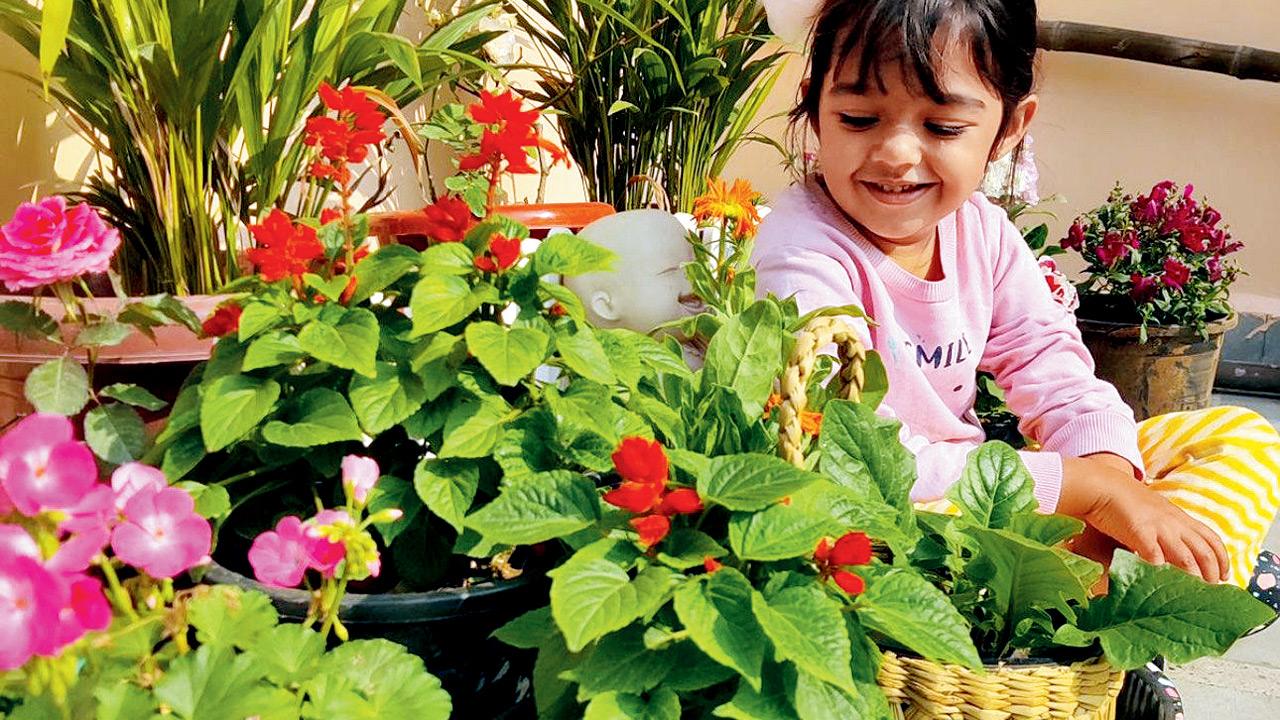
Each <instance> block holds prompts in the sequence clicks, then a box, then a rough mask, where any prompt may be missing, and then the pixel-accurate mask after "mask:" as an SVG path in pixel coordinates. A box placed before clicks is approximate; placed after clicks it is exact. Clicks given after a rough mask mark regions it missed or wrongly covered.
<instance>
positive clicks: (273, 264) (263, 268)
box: [245, 208, 324, 282]
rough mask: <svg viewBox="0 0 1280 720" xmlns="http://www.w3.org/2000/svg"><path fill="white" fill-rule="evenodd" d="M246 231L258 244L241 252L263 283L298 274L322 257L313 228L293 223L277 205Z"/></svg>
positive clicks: (321, 250) (308, 268)
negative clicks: (255, 268) (254, 266)
mask: <svg viewBox="0 0 1280 720" xmlns="http://www.w3.org/2000/svg"><path fill="white" fill-rule="evenodd" d="M249 232H250V234H252V235H253V239H254V241H256V242H257V243H258V247H255V248H250V249H249V250H247V251H246V252H245V255H246V256H248V258H249V261H250V262H252V263H253V264H254V265H257V266H258V272H259V274H261V275H262V279H263V280H266V281H267V282H275V281H276V280H280V279H282V278H285V277H289V276H300V275H302V274H303V273H305V272H307V271H308V270H310V269H311V263H312V262H313V261H315V260H317V259H319V258H321V257H324V246H323V245H321V244H320V241H319V240H318V239H316V230H315V228H313V227H311V226H309V225H303V224H298V225H294V224H293V222H291V221H290V220H289V216H288V215H286V214H285V213H284V211H283V210H281V209H279V208H275V209H273V210H272V211H271V214H270V215H267V219H266V220H264V221H262V223H261V224H258V225H250V226H249Z"/></svg>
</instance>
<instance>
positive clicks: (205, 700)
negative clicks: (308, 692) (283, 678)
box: [154, 645, 298, 720]
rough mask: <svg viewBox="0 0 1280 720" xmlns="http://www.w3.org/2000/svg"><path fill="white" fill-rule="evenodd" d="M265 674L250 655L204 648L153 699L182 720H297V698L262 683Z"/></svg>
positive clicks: (178, 664) (182, 661)
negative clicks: (249, 718) (252, 718)
mask: <svg viewBox="0 0 1280 720" xmlns="http://www.w3.org/2000/svg"><path fill="white" fill-rule="evenodd" d="M262 678H263V670H262V669H261V668H260V667H258V665H257V663H255V662H254V660H253V658H252V657H251V656H249V655H245V654H241V655H237V654H235V652H234V651H233V650H232V649H231V648H229V647H227V646H225V645H202V646H200V647H199V648H198V649H196V651H195V652H192V653H189V654H187V655H181V656H179V657H177V658H176V659H174V661H173V662H172V663H170V665H169V669H168V671H167V672H166V673H165V674H164V677H162V678H161V679H160V681H159V682H158V683H156V686H155V690H154V693H155V697H156V699H157V700H159V701H160V702H161V703H164V704H165V705H166V706H168V707H169V708H170V710H171V711H172V712H173V715H174V716H176V717H178V718H182V719H183V720H237V719H242V718H246V717H256V718H259V720H285V719H289V720H293V719H294V718H297V717H298V699H297V697H296V696H295V695H294V694H293V693H291V692H288V691H287V690H284V689H282V688H271V687H268V686H266V685H263V684H262V683H261V680H262Z"/></svg>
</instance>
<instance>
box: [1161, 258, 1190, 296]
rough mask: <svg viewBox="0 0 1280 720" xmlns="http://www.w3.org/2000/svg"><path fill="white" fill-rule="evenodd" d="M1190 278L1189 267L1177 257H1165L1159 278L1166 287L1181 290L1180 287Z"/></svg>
mask: <svg viewBox="0 0 1280 720" xmlns="http://www.w3.org/2000/svg"><path fill="white" fill-rule="evenodd" d="M1190 279H1191V268H1189V267H1187V266H1186V264H1185V263H1183V262H1182V261H1181V260H1178V259H1177V258H1165V261H1164V276H1163V277H1162V278H1161V280H1162V281H1163V282H1164V284H1165V285H1166V286H1168V287H1171V288H1173V289H1174V290H1178V291H1181V290H1182V287H1183V286H1184V285H1186V284H1187V281H1188V280H1190Z"/></svg>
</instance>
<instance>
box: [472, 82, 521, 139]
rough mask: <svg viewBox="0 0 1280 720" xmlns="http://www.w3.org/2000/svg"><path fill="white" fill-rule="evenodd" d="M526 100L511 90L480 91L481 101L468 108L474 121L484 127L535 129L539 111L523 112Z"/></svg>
mask: <svg viewBox="0 0 1280 720" xmlns="http://www.w3.org/2000/svg"><path fill="white" fill-rule="evenodd" d="M523 106H524V100H522V99H521V98H520V97H518V96H517V95H516V94H515V93H513V92H511V90H509V89H508V90H504V91H503V92H501V93H494V92H489V91H488V90H481V91H480V100H479V102H476V103H474V104H472V105H471V106H469V107H468V108H467V114H468V115H470V116H471V119H472V120H475V121H476V122H478V123H481V124H484V125H498V126H500V127H501V128H502V129H506V128H508V127H520V126H524V127H533V124H534V123H536V122H537V121H538V111H537V110H523V109H522V108H523Z"/></svg>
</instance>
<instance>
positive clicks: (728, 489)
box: [698, 453, 821, 510]
mask: <svg viewBox="0 0 1280 720" xmlns="http://www.w3.org/2000/svg"><path fill="white" fill-rule="evenodd" d="M820 478H821V476H820V475H818V474H816V473H811V472H808V471H806V470H801V469H799V468H797V467H795V466H793V465H792V464H791V463H788V462H787V461H786V460H783V459H782V458H780V457H776V456H774V455H762V454H754V453H753V454H747V455H722V456H720V457H714V458H711V462H710V463H709V464H708V467H707V473H706V475H703V476H701V477H699V478H698V494H699V495H701V496H702V499H703V500H704V501H705V502H710V503H715V504H717V505H723V506H724V507H727V508H729V509H730V510H760V509H762V508H765V507H768V506H769V505H771V504H773V503H776V502H778V501H779V500H781V499H782V498H784V497H786V496H787V495H789V494H790V493H793V492H795V491H797V490H799V489H801V488H803V487H805V486H806V485H808V484H810V483H812V482H814V481H816V480H819V479H820Z"/></svg>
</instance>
